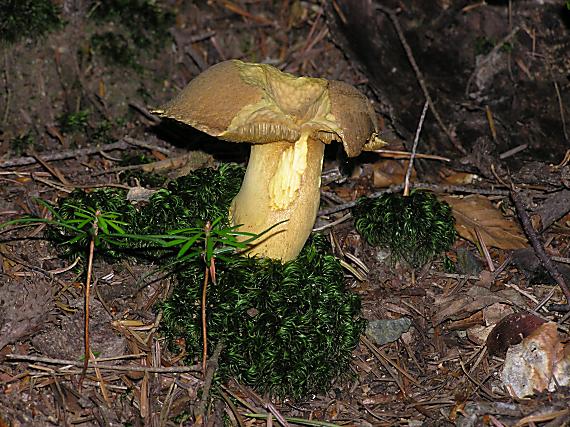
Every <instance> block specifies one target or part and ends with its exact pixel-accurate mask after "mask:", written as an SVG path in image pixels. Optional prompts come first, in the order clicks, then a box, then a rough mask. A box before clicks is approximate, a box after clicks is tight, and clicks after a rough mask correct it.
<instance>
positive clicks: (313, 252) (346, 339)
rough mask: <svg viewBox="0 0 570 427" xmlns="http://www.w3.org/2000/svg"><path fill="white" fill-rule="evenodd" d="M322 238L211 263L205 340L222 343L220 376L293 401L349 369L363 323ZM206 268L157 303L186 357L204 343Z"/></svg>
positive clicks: (182, 276) (183, 278) (186, 275)
mask: <svg viewBox="0 0 570 427" xmlns="http://www.w3.org/2000/svg"><path fill="white" fill-rule="evenodd" d="M327 246H328V242H327V241H326V238H325V237H323V236H321V235H316V236H313V238H312V240H311V241H310V242H308V243H307V245H306V246H305V247H304V249H303V251H302V252H301V254H300V255H299V256H298V257H297V258H296V259H295V260H293V261H290V262H287V263H285V264H282V263H281V262H279V261H276V260H270V259H257V258H245V257H239V256H235V257H232V258H230V259H229V260H228V261H227V262H221V261H218V262H217V263H216V275H217V283H216V284H215V285H213V284H211V285H210V286H209V287H208V295H207V301H208V307H207V324H208V342H209V343H210V348H214V347H215V346H216V344H217V343H218V342H220V341H221V342H223V346H224V347H223V351H222V354H221V361H220V368H219V369H220V371H219V373H220V374H221V377H222V378H227V377H228V376H234V377H236V378H237V379H238V380H239V381H241V382H243V383H246V384H249V385H251V386H253V387H255V388H256V389H258V390H261V391H263V392H270V393H272V394H274V395H277V396H281V397H284V396H289V397H294V398H300V397H306V396H307V395H309V394H311V393H318V392H322V391H325V390H327V389H328V388H329V387H330V385H331V383H332V381H333V380H334V379H335V378H337V377H339V376H345V375H346V374H347V373H348V372H349V364H350V358H351V352H352V350H353V349H354V348H355V346H356V344H357V343H358V339H359V336H360V334H361V333H362V331H363V328H364V321H363V320H362V319H361V318H360V317H359V312H360V299H359V298H358V296H356V295H354V294H352V293H350V292H348V291H346V290H345V288H344V282H343V274H342V267H341V265H340V263H339V261H338V260H337V259H336V258H335V257H334V256H333V255H331V254H330V253H329V252H328V250H327ZM203 274H204V267H203V265H200V263H190V264H188V265H186V266H185V267H184V270H183V271H181V272H179V273H178V285H177V286H176V287H175V288H174V292H173V294H172V296H171V297H170V298H169V299H168V300H167V301H166V302H164V303H163V304H162V305H161V308H162V309H163V311H164V317H163V325H162V330H163V332H164V333H165V335H166V336H167V337H169V338H170V341H174V340H175V339H176V338H179V337H183V338H184V339H185V343H186V349H187V351H188V352H189V357H188V358H189V359H190V360H191V361H192V360H193V359H194V357H195V355H197V354H200V351H201V348H202V333H201V329H200V328H201V313H200V303H199V301H200V295H201V286H202V285H201V284H202V282H203V278H204V277H203Z"/></svg>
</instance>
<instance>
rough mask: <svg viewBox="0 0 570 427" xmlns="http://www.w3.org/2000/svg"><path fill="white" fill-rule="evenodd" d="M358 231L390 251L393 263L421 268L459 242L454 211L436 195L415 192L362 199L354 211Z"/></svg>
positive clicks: (373, 243) (370, 240)
mask: <svg viewBox="0 0 570 427" xmlns="http://www.w3.org/2000/svg"><path fill="white" fill-rule="evenodd" d="M353 216H354V219H355V225H356V230H357V231H358V232H359V233H360V234H361V235H362V236H363V237H364V238H365V239H366V240H367V241H368V243H370V244H371V245H374V246H380V247H383V248H387V249H390V251H391V256H392V259H393V261H398V260H400V259H404V260H405V261H407V262H408V263H409V264H410V265H411V266H412V267H414V268H416V267H420V266H422V265H424V264H425V263H427V262H428V261H430V260H432V259H433V258H434V257H436V256H438V255H439V254H441V253H442V252H444V251H446V250H449V249H450V248H451V246H452V245H453V242H455V237H456V232H455V226H454V224H455V220H454V218H453V215H452V211H451V207H450V206H449V205H448V204H447V203H445V202H441V201H439V200H438V199H437V197H436V196H435V195H434V194H433V193H429V192H426V191H418V190H414V191H412V192H411V194H410V195H409V196H407V197H405V196H403V195H401V194H383V195H381V196H380V197H378V198H375V199H370V198H362V199H360V200H359V201H358V203H357V205H356V206H355V208H354V210H353Z"/></svg>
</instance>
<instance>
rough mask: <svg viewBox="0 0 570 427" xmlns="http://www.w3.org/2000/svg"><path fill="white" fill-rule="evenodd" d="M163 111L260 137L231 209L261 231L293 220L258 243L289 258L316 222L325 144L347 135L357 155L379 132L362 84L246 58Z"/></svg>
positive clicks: (253, 140)
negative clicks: (306, 74) (299, 73)
mask: <svg viewBox="0 0 570 427" xmlns="http://www.w3.org/2000/svg"><path fill="white" fill-rule="evenodd" d="M155 113H156V114H158V115H159V116H162V117H167V118H171V119H175V120H178V121H181V122H183V123H185V124H188V125H190V126H192V127H195V128H196V129H198V130H201V131H203V132H205V133H207V134H209V135H212V136H215V137H218V138H220V139H223V140H226V141H232V142H248V143H250V144H253V145H252V152H251V155H250V161H249V164H248V168H247V172H246V176H245V179H244V182H243V184H242V187H241V190H240V192H239V193H238V195H237V196H236V197H235V199H234V202H233V203H232V208H231V216H232V218H233V220H234V225H240V226H241V228H240V230H242V231H248V232H252V233H256V234H259V233H262V232H264V231H266V230H267V229H269V228H271V227H273V226H274V225H275V224H277V223H279V222H282V221H285V222H284V223H283V224H280V225H279V226H277V227H275V228H273V229H271V230H270V231H269V232H268V233H267V234H264V235H263V238H262V239H260V241H259V242H258V243H257V244H255V245H254V246H253V247H252V249H251V251H250V253H251V254H253V255H260V256H267V257H270V258H278V259H281V260H283V261H287V260H290V259H293V258H295V257H296V256H297V255H298V254H299V252H300V250H301V248H302V247H303V245H304V243H305V241H306V240H307V238H308V237H309V234H310V233H311V230H312V226H313V224H314V222H315V219H316V213H317V210H318V204H319V187H320V173H321V167H322V157H323V151H324V144H328V143H330V142H331V141H333V140H336V141H339V142H341V143H342V144H343V146H344V149H345V151H346V152H347V154H348V155H349V156H351V157H353V156H357V155H358V154H360V152H361V151H362V149H363V148H365V145H366V144H370V143H371V142H375V141H376V139H375V135H376V134H377V122H376V115H375V113H374V110H373V109H372V106H371V104H370V102H369V101H368V99H367V98H366V97H365V96H364V95H363V94H361V93H360V92H359V91H358V90H357V89H355V88H354V87H352V86H350V85H348V84H346V83H343V82H337V81H327V80H325V79H320V78H312V77H296V76H294V75H292V74H289V73H285V72H282V71H280V70H278V69H277V68H275V67H272V66H270V65H266V64H252V63H246V62H242V61H239V60H230V61H225V62H221V63H219V64H217V65H214V66H212V67H211V68H209V69H208V70H206V71H204V72H203V73H201V74H200V75H198V76H197V77H196V78H195V79H194V80H192V81H191V82H190V83H189V84H188V86H186V88H185V89H184V90H183V91H182V92H181V93H180V94H179V95H178V96H177V97H176V98H174V99H173V100H172V101H170V102H169V103H167V104H166V105H165V106H164V107H163V108H162V109H159V110H156V111H155ZM274 144H276V145H275V147H274V148H272V147H264V146H265V145H274ZM317 169H318V170H317Z"/></svg>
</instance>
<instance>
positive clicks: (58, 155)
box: [0, 136, 170, 169]
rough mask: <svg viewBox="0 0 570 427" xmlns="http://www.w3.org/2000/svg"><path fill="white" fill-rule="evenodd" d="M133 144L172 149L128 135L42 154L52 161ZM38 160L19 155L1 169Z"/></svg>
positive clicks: (149, 148)
mask: <svg viewBox="0 0 570 427" xmlns="http://www.w3.org/2000/svg"><path fill="white" fill-rule="evenodd" d="M131 145H136V146H138V147H142V148H146V149H147V150H155V151H159V152H161V153H163V154H166V155H169V154H170V150H168V149H166V148H162V147H158V146H154V145H152V144H148V143H146V142H144V141H139V140H138V139H134V138H131V137H128V136H126V137H124V138H123V139H121V140H119V141H117V142H113V143H111V144H105V145H99V146H97V147H87V148H79V149H76V150H63V151H55V152H53V153H49V154H46V155H42V160H44V161H46V162H51V161H54V160H65V159H71V158H75V157H81V156H86V155H89V154H96V153H99V152H100V151H111V150H125V149H127V148H129V146H131ZM37 162H38V160H37V159H36V158H35V157H32V156H26V157H18V158H16V159H13V160H6V161H4V162H0V169H5V168H11V167H15V166H26V165H33V164H34V163H37Z"/></svg>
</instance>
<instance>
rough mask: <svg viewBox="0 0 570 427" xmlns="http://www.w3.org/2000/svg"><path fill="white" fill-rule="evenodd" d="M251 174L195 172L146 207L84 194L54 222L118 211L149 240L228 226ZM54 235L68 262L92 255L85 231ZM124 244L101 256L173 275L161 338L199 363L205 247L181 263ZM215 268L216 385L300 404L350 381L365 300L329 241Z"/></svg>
mask: <svg viewBox="0 0 570 427" xmlns="http://www.w3.org/2000/svg"><path fill="white" fill-rule="evenodd" d="M244 172H245V171H244V168H242V167H241V166H238V165H232V164H224V165H222V166H220V167H219V168H218V169H212V168H207V169H200V170H197V171H195V172H193V173H192V174H190V175H188V176H185V177H182V178H178V179H177V180H175V181H172V182H170V183H169V184H168V185H167V186H166V188H163V189H161V190H159V191H158V192H157V193H155V194H154V195H153V196H152V197H151V198H150V200H149V202H148V203H147V204H145V205H143V206H133V205H132V204H130V203H129V202H128V201H127V200H126V199H125V191H124V190H122V189H105V190H95V191H93V192H91V193H86V192H84V191H77V192H74V193H72V194H71V195H70V196H69V197H68V198H67V199H64V200H62V201H61V202H60V203H59V206H58V207H57V208H55V209H54V211H53V212H54V217H57V218H59V219H61V220H69V219H73V218H74V216H75V215H76V213H77V211H78V208H80V209H84V210H89V211H91V212H93V211H95V210H99V211H101V212H116V213H118V215H117V217H116V220H118V221H121V226H122V227H123V228H124V230H125V232H126V233H132V234H139V235H147V236H148V235H153V234H161V235H164V234H165V233H168V232H169V231H172V230H175V229H181V228H187V227H200V228H202V227H203V226H204V225H205V224H206V223H207V222H208V221H213V220H218V222H217V224H219V226H220V227H221V228H226V227H230V220H229V218H228V209H229V206H230V203H231V201H232V199H233V198H234V197H235V195H236V194H237V192H238V191H239V188H240V185H241V182H242V180H243V176H244ZM49 229H50V233H51V234H50V235H49V236H50V237H51V239H52V241H54V242H57V243H59V244H60V245H61V246H62V247H63V248H64V250H66V251H67V252H68V254H69V255H74V256H76V255H78V254H81V253H83V254H85V253H86V248H87V247H88V246H89V238H90V236H89V235H88V234H87V235H85V236H83V237H82V240H77V241H75V242H73V244H72V245H70V244H69V242H70V241H71V240H72V238H73V234H70V233H69V232H68V231H67V229H65V228H61V227H57V226H56V227H54V226H51V227H49ZM227 229H228V230H231V228H227ZM238 231H239V230H238ZM121 242H122V243H124V244H121V245H120V246H119V247H115V246H113V245H112V244H110V243H109V241H102V244H100V245H99V246H98V255H97V256H100V255H107V256H109V255H110V256H112V257H122V256H124V255H129V256H131V257H138V258H139V259H140V260H142V261H145V260H149V259H151V260H153V262H154V263H155V264H158V265H161V266H163V268H165V269H168V270H170V271H171V272H172V274H173V275H174V276H175V277H176V279H177V281H176V282H177V284H176V285H175V286H174V290H173V293H172V294H171V295H170V296H169V297H168V298H167V299H166V300H165V301H164V302H162V303H160V304H159V307H158V308H159V309H161V310H162V311H163V320H162V322H161V332H162V334H163V335H164V336H165V337H166V338H167V340H168V342H169V344H170V346H171V348H172V347H175V346H176V344H177V343H180V342H184V343H185V350H186V353H187V357H186V360H187V361H188V362H189V363H195V362H196V361H197V360H199V359H200V358H201V354H202V343H203V337H202V314H201V313H202V311H201V293H202V289H203V288H202V287H203V283H204V274H205V262H204V256H203V253H202V254H201V253H200V250H201V249H200V248H197V250H198V251H197V255H196V256H195V257H190V258H188V259H185V260H184V261H180V260H178V259H177V255H176V254H177V250H169V249H168V248H164V247H149V245H148V244H147V242H145V241H141V240H134V241H129V240H126V241H121ZM202 245H203V246H207V245H205V244H204V242H203V243H202ZM171 249H172V248H171ZM72 252H74V253H73V254H72ZM214 263H215V270H216V281H215V282H210V283H209V284H208V287H207V290H208V292H207V307H206V320H207V330H208V332H207V339H208V343H209V349H210V355H211V351H213V349H214V348H215V347H216V345H217V344H218V343H221V345H222V353H221V355H220V360H219V369H218V376H217V381H225V380H226V379H228V378H229V377H236V378H237V379H238V380H239V381H242V382H243V383H245V384H248V385H251V386H253V387H255V388H256V389H258V390H260V391H262V392H269V393H271V394H272V395H276V396H280V397H293V398H301V397H306V396H308V395H310V394H313V393H319V392H323V391H326V390H328V389H329V388H330V386H331V385H332V384H333V383H334V381H336V380H337V379H339V378H340V379H343V378H346V377H348V376H350V372H351V371H350V366H349V365H350V361H351V355H352V350H353V349H354V348H355V347H356V345H357V344H358V341H359V338H360V334H361V333H362V332H363V330H364V326H365V322H364V320H363V319H362V318H361V315H360V299H359V297H358V296H357V295H355V294H353V293H351V292H350V291H348V290H347V289H346V288H345V283H344V275H343V270H342V267H341V264H340V262H339V260H338V259H337V258H336V257H335V256H334V255H333V254H331V252H330V243H329V242H328V240H327V238H326V237H325V236H323V235H315V236H313V237H312V238H311V239H310V241H309V242H308V243H307V244H306V245H305V247H304V248H303V250H302V252H301V254H300V255H299V256H298V257H297V258H296V259H294V260H292V261H289V262H286V263H282V262H281V261H279V260H273V259H268V258H257V257H245V256H243V255H241V254H239V253H235V252H227V253H224V256H223V257H222V256H219V257H218V258H217V259H214ZM180 339H182V340H181V341H180Z"/></svg>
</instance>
